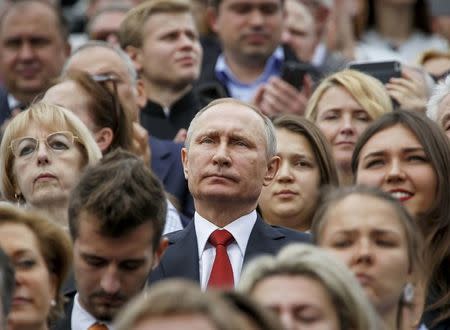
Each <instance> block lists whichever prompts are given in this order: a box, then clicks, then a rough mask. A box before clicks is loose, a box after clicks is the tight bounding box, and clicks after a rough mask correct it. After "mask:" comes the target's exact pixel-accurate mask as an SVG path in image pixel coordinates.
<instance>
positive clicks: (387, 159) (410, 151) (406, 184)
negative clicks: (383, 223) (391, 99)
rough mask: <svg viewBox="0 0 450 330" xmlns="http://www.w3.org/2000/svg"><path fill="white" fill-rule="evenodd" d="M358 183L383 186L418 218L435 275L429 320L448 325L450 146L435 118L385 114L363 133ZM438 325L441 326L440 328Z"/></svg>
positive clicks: (356, 164) (355, 163) (356, 157)
mask: <svg viewBox="0 0 450 330" xmlns="http://www.w3.org/2000/svg"><path fill="white" fill-rule="evenodd" d="M352 171H353V173H354V175H355V180H356V182H357V183H359V184H366V185H370V186H375V187H379V188H381V189H382V190H384V191H386V192H389V193H390V194H391V195H392V196H393V197H395V198H397V199H398V200H399V201H400V202H402V204H403V205H404V206H405V207H406V209H407V210H408V211H409V212H410V213H411V215H412V216H414V217H415V218H416V220H417V223H418V225H419V227H420V229H421V231H422V233H423V235H424V237H425V242H426V248H425V260H426V268H425V269H426V270H427V274H424V275H426V276H427V277H429V278H430V284H429V294H428V302H427V309H426V311H425V315H424V319H425V322H426V324H427V326H428V327H429V328H430V329H434V328H433V327H432V326H435V325H437V324H439V325H440V324H442V325H443V326H444V325H447V326H449V324H450V323H449V322H450V310H449V309H448V308H447V307H446V306H448V304H449V303H450V276H449V269H450V246H449V244H448V242H449V241H450V217H449V214H450V144H449V140H448V138H447V137H446V136H445V134H444V132H443V131H442V130H441V129H440V128H439V126H438V125H437V124H436V123H434V122H433V121H431V120H430V119H428V118H426V117H424V116H422V115H420V114H417V113H414V112H407V111H395V112H392V113H389V114H385V115H384V116H383V117H381V118H380V119H378V120H377V121H375V122H374V123H373V124H372V125H371V126H369V127H368V128H367V130H366V131H365V132H364V133H363V134H362V135H361V137H360V139H359V140H358V142H357V144H356V146H355V151H354V154H353V159H352ZM438 329H439V328H438Z"/></svg>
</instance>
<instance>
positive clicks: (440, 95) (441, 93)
mask: <svg viewBox="0 0 450 330" xmlns="http://www.w3.org/2000/svg"><path fill="white" fill-rule="evenodd" d="M447 95H450V75H448V76H447V77H446V78H445V80H444V81H441V82H440V83H438V84H437V85H436V86H435V87H434V89H433V92H432V94H431V97H430V100H429V101H428V104H427V116H428V118H430V119H432V120H434V121H437V120H438V108H439V104H440V103H441V102H442V100H443V99H444V98H445V97H446V96H447Z"/></svg>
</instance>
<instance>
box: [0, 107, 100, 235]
mask: <svg viewBox="0 0 450 330" xmlns="http://www.w3.org/2000/svg"><path fill="white" fill-rule="evenodd" d="M0 153H1V154H0V168H1V180H0V191H1V193H2V195H3V198H4V199H6V200H8V201H11V202H15V203H17V204H19V205H21V206H25V207H27V208H30V209H35V210H39V211H42V212H44V213H45V214H47V215H48V216H49V217H50V218H51V219H53V220H54V221H56V222H57V223H59V224H61V225H62V226H67V207H68V202H69V195H70V192H71V190H72V188H73V187H74V186H75V185H76V184H77V182H78V178H79V177H80V174H81V172H82V171H83V169H84V168H85V166H86V165H92V164H95V163H96V162H97V161H98V160H99V159H100V158H101V151H100V149H99V148H98V146H97V144H96V143H95V140H94V138H93V137H92V135H91V133H90V132H89V130H88V128H87V127H86V126H85V125H84V124H83V123H82V121H81V120H80V119H78V117H77V116H75V115H74V114H73V113H72V112H70V111H68V110H66V109H64V108H62V107H59V106H56V105H51V104H47V103H45V102H38V103H35V104H33V105H32V106H30V108H29V109H28V110H27V111H23V112H21V113H20V114H18V115H17V116H16V117H14V119H12V120H11V122H10V123H9V124H8V126H7V127H6V130H5V133H4V135H3V139H2V142H1V145H0Z"/></svg>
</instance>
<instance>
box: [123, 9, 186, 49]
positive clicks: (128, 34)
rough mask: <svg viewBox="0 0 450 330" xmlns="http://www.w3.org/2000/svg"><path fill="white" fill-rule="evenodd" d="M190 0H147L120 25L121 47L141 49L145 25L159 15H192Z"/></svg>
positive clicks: (131, 11) (132, 10)
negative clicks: (152, 17)
mask: <svg viewBox="0 0 450 330" xmlns="http://www.w3.org/2000/svg"><path fill="white" fill-rule="evenodd" d="M191 6H192V5H191V2H190V1H189V0H147V1H144V2H143V3H141V4H140V5H138V6H137V7H135V8H133V9H131V10H130V11H129V12H128V14H127V15H126V16H125V18H124V20H123V21H122V23H121V24H120V29H119V41H120V47H121V48H122V49H125V50H126V48H127V47H128V46H133V47H136V48H141V47H142V43H143V40H144V34H143V32H144V31H143V30H144V25H145V23H146V22H147V20H148V19H149V18H150V17H151V16H153V15H155V14H159V13H192V7H191Z"/></svg>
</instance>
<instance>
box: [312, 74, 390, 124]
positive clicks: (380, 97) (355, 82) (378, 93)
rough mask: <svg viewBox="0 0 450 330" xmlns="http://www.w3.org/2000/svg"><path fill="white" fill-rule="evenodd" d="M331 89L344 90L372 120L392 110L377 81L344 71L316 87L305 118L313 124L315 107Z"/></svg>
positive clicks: (384, 91) (386, 95)
mask: <svg viewBox="0 0 450 330" xmlns="http://www.w3.org/2000/svg"><path fill="white" fill-rule="evenodd" d="M331 87H342V88H344V89H345V90H346V91H347V92H348V93H349V94H350V95H351V96H352V97H353V98H354V99H355V100H356V102H358V103H359V104H360V105H361V106H362V107H363V109H364V110H366V111H367V113H368V114H369V116H370V118H371V119H372V120H374V119H377V118H378V117H381V115H383V114H384V113H386V112H390V111H392V110H393V107H392V101H391V99H390V97H389V95H388V93H387V91H386V89H385V88H384V86H383V84H382V83H381V82H380V81H379V80H377V79H376V78H374V77H371V76H369V75H367V74H365V73H362V72H359V71H356V70H351V69H346V70H342V71H339V72H336V73H334V74H332V75H330V76H328V77H326V78H325V79H324V80H323V81H322V82H321V83H320V84H319V86H317V88H316V90H315V91H314V93H313V94H312V95H311V98H310V99H309V101H308V104H307V106H306V112H305V117H306V118H308V119H309V120H311V121H313V122H315V121H316V120H317V106H318V104H319V102H320V100H321V99H322V96H323V94H325V92H326V91H327V90H328V89H329V88H331Z"/></svg>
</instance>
